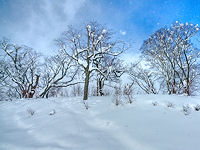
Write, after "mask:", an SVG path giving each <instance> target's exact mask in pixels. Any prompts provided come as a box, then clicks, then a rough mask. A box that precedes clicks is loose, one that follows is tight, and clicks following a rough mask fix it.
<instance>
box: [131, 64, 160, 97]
mask: <svg viewBox="0 0 200 150" xmlns="http://www.w3.org/2000/svg"><path fill="white" fill-rule="evenodd" d="M128 74H129V76H130V78H131V80H132V82H133V83H136V84H137V85H138V86H139V87H140V88H141V89H142V90H143V91H144V92H145V93H147V94H150V93H153V94H157V93H158V90H157V89H156V87H155V85H156V81H157V80H158V79H157V76H156V74H155V73H154V72H152V71H150V70H148V69H144V68H142V67H141V66H139V64H137V65H135V64H132V65H131V67H130V69H129V70H128Z"/></svg>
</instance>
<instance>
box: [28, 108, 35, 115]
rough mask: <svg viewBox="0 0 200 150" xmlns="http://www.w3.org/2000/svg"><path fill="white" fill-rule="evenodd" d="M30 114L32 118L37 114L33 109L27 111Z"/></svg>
mask: <svg viewBox="0 0 200 150" xmlns="http://www.w3.org/2000/svg"><path fill="white" fill-rule="evenodd" d="M27 112H28V114H30V115H31V116H33V115H34V114H35V111H34V110H33V109H31V108H28V109H27Z"/></svg>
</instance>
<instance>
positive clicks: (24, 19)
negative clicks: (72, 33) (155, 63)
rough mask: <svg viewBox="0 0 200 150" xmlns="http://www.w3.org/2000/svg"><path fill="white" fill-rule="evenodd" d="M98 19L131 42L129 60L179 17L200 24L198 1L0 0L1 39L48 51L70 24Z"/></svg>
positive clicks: (136, 55)
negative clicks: (150, 39) (160, 30)
mask: <svg viewBox="0 0 200 150" xmlns="http://www.w3.org/2000/svg"><path fill="white" fill-rule="evenodd" d="M89 21H98V22H99V23H100V24H104V25H106V26H107V27H108V28H109V29H112V30H113V31H114V32H115V34H116V36H117V37H119V38H120V39H123V40H125V41H127V42H129V43H131V48H130V49H129V50H128V51H127V52H126V53H125V54H124V57H125V58H126V60H130V61H131V60H132V59H133V58H134V57H138V56H139V48H140V46H141V44H142V42H143V40H145V39H147V38H148V37H149V36H150V35H151V34H153V33H154V32H155V31H156V30H158V29H159V28H161V27H164V26H169V25H170V24H172V23H173V22H175V21H179V22H183V23H185V22H189V23H193V24H200V0H0V38H3V37H6V38H8V39H10V40H11V41H13V42H16V43H17V44H19V45H27V46H30V47H32V48H33V49H35V50H36V51H38V52H41V53H42V54H44V55H48V54H50V53H53V52H55V51H57V50H56V46H55V42H54V40H55V39H56V38H58V37H59V36H60V34H61V33H62V32H63V31H65V30H67V26H68V25H74V26H75V27H77V28H78V27H80V25H81V24H83V23H87V22H89Z"/></svg>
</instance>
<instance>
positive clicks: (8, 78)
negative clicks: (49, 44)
mask: <svg viewBox="0 0 200 150" xmlns="http://www.w3.org/2000/svg"><path fill="white" fill-rule="evenodd" d="M0 49H1V53H2V55H1V58H2V60H3V63H2V68H1V69H3V71H1V72H3V76H2V77H3V78H1V80H2V79H3V80H2V81H3V82H2V83H1V84H3V86H5V87H7V89H10V90H11V91H13V90H14V91H15V92H14V93H18V97H20V98H32V97H33V96H34V95H35V92H36V89H37V87H38V83H39V78H40V75H39V54H38V53H36V52H35V51H33V50H32V49H31V48H29V47H26V46H18V45H16V44H12V43H10V42H9V41H8V40H2V41H0ZM1 74H2V73H1ZM15 96H16V95H15Z"/></svg>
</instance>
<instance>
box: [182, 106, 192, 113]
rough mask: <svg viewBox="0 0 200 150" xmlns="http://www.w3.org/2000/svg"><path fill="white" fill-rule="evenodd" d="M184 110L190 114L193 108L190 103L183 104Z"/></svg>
mask: <svg viewBox="0 0 200 150" xmlns="http://www.w3.org/2000/svg"><path fill="white" fill-rule="evenodd" d="M182 111H183V113H184V114H185V115H189V114H190V113H191V108H190V106H189V105H183V110H182Z"/></svg>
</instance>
